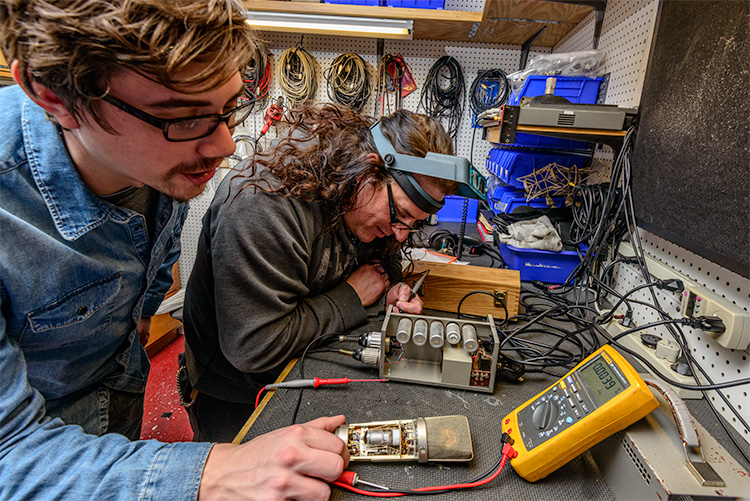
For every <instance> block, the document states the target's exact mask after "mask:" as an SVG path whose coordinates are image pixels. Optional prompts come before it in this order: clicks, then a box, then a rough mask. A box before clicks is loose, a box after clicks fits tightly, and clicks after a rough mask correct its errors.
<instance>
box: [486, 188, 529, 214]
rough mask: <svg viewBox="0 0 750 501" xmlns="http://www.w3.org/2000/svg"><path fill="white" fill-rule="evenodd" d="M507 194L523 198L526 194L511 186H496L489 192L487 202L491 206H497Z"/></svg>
mask: <svg viewBox="0 0 750 501" xmlns="http://www.w3.org/2000/svg"><path fill="white" fill-rule="evenodd" d="M506 193H513V194H514V195H516V196H521V195H523V194H524V193H525V192H524V191H523V190H519V189H518V188H516V187H515V186H511V185H509V184H505V183H503V184H495V185H494V186H493V187H492V189H491V190H490V191H488V192H487V201H488V202H490V204H493V203H494V204H496V203H498V202H500V200H502V198H503V196H504V195H505V194H506ZM495 212H497V211H495Z"/></svg>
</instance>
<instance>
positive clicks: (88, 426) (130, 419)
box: [46, 385, 144, 440]
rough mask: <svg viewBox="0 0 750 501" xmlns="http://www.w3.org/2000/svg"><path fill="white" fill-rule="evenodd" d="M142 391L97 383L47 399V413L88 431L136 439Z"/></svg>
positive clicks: (95, 433) (140, 423)
mask: <svg viewBox="0 0 750 501" xmlns="http://www.w3.org/2000/svg"><path fill="white" fill-rule="evenodd" d="M143 401H144V394H143V393H131V392H127V391H121V390H114V389H112V388H108V387H107V386H104V385H100V386H98V387H97V388H95V389H93V390H91V391H88V392H86V393H84V394H83V395H80V396H78V395H76V396H75V397H74V398H72V399H71V398H64V399H63V398H60V399H55V400H50V401H48V402H47V405H46V407H47V415H48V416H52V417H59V418H60V419H62V420H63V422H65V423H67V424H77V425H80V426H81V427H82V428H83V431H85V432H86V433H90V434H92V435H100V436H101V435H104V434H105V433H119V434H120V435H125V436H126V437H127V438H129V439H130V440H138V439H139V438H140V436H141V426H142V424H143Z"/></svg>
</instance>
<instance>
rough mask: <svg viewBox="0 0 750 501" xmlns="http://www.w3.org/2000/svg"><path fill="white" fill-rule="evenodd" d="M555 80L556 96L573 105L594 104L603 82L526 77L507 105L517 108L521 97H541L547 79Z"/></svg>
mask: <svg viewBox="0 0 750 501" xmlns="http://www.w3.org/2000/svg"><path fill="white" fill-rule="evenodd" d="M548 78H556V79H557V83H556V84H555V92H554V94H555V95H556V96H561V97H564V98H565V99H567V100H568V101H570V102H571V103H575V104H594V103H596V100H597V98H598V97H599V86H600V85H601V83H602V82H603V81H604V78H603V77H596V78H589V77H583V76H581V77H551V76H547V75H529V76H528V77H526V82H524V84H523V87H522V88H521V91H520V92H519V93H518V94H515V93H511V95H510V98H508V104H510V105H513V106H518V103H520V102H521V98H523V97H536V96H543V95H544V90H545V88H546V87H547V79H548Z"/></svg>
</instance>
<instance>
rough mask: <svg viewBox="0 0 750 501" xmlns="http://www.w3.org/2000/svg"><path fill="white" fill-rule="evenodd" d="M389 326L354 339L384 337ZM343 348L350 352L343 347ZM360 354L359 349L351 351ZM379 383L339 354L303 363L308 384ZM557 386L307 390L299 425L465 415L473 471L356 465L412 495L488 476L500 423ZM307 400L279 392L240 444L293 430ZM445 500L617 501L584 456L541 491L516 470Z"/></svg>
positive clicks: (463, 466) (340, 495) (534, 380)
mask: <svg viewBox="0 0 750 501" xmlns="http://www.w3.org/2000/svg"><path fill="white" fill-rule="evenodd" d="M381 324H382V318H380V319H377V318H376V319H374V320H373V321H372V322H371V323H370V324H368V325H367V326H364V327H363V328H360V329H358V330H356V331H355V332H357V333H361V332H370V331H372V330H379V328H380V325H381ZM337 346H344V345H343V344H339V345H337ZM346 347H347V348H353V347H354V345H353V344H352V345H349V346H346ZM316 376H317V377H321V378H333V377H344V376H346V377H349V378H352V379H355V378H377V377H378V370H377V368H376V367H375V366H366V365H363V364H362V363H360V362H358V361H356V360H354V359H351V358H348V357H346V356H343V355H339V354H336V353H316V354H313V355H308V356H307V357H306V359H305V361H304V377H305V378H312V377H316ZM283 377H284V378H285V380H295V379H300V378H301V375H300V368H299V364H298V363H297V364H295V365H294V366H293V367H291V370H290V371H289V372H288V373H287V374H286V375H285V376H283ZM552 381H553V379H552V378H551V377H549V376H544V375H527V376H525V377H524V381H523V383H515V384H513V383H509V382H505V381H502V380H501V381H498V382H497V383H496V384H495V391H494V392H493V393H492V394H488V393H479V392H474V391H468V390H456V389H446V388H439V387H435V386H424V385H417V384H407V383H397V382H366V383H349V384H348V385H347V386H326V387H321V388H320V389H306V390H304V391H303V392H302V403H301V405H300V409H299V413H298V415H297V420H296V422H297V423H302V422H305V421H309V420H312V419H315V418H317V417H320V416H334V415H337V414H344V415H345V416H346V418H347V422H348V423H363V422H370V421H385V420H393V419H413V418H416V417H433V416H447V415H453V414H462V415H465V416H467V417H468V419H469V426H470V429H471V436H472V443H473V447H474V459H473V460H472V461H471V462H469V463H442V464H439V463H423V464H417V463H416V462H409V463H369V462H352V463H350V465H349V468H348V469H349V470H352V471H355V472H357V473H358V474H359V477H360V478H361V479H362V480H366V481H368V482H372V483H375V484H380V485H385V486H387V487H390V488H393V489H412V488H417V487H424V486H429V485H444V484H449V483H458V482H464V481H467V480H470V479H474V478H475V477H477V476H479V475H480V474H483V473H485V472H487V471H488V470H489V469H490V468H491V467H492V466H493V465H494V464H495V463H496V462H497V460H498V459H499V457H500V437H501V435H502V430H501V428H500V420H501V419H502V418H503V417H504V416H505V415H506V414H507V413H508V412H510V411H511V410H513V409H514V408H515V407H517V406H519V405H521V404H523V403H524V402H526V400H528V399H529V398H531V397H533V396H534V395H536V394H537V393H538V392H540V391H542V390H544V389H545V388H546V387H547V386H548V385H549V384H551V382H552ZM299 395H300V390H298V389H279V390H276V391H275V393H272V394H270V398H268V397H267V398H264V400H263V402H264V403H263V404H261V406H259V408H258V409H257V410H256V412H255V413H253V416H251V418H250V419H249V421H248V424H247V425H246V426H245V428H244V429H243V430H242V431H241V432H240V436H238V439H239V440H236V441H239V442H246V441H248V440H251V439H252V438H254V437H257V436H259V435H261V434H263V433H266V432H269V431H272V430H274V429H277V428H280V427H283V426H288V425H291V424H292V422H291V418H292V414H293V412H294V408H295V406H296V403H297V398H298V397H299ZM365 498H367V497H366V496H361V495H358V494H354V493H352V492H349V491H343V490H341V489H338V488H334V489H333V494H332V497H331V499H334V500H336V499H365ZM438 499H440V500H441V501H442V500H459V499H460V500H465V499H472V500H488V499H513V500H524V499H529V500H534V501H538V500H540V499H556V500H577V499H597V500H614V499H615V496H614V494H613V493H612V491H611V490H610V489H609V488H608V487H607V485H606V483H605V482H604V481H603V479H602V476H601V473H600V472H599V470H598V469H597V467H596V465H595V464H594V462H593V460H592V458H591V455H590V453H588V452H587V453H585V454H583V455H581V456H579V457H578V458H576V459H574V460H573V461H571V462H570V463H568V464H567V465H565V466H563V467H562V468H560V469H559V470H557V471H556V472H554V473H552V474H551V475H550V476H548V477H547V478H545V479H544V480H542V481H539V482H536V483H535V484H532V483H529V482H527V481H525V480H523V479H522V478H521V477H519V476H518V475H516V474H515V473H514V472H513V469H512V467H510V463H508V465H506V467H505V469H504V471H503V472H502V473H501V474H500V475H499V476H498V478H496V479H494V480H493V481H492V482H490V483H488V484H487V485H485V486H482V487H478V488H474V489H468V490H463V491H456V492H452V493H447V494H441V495H440V496H439V498H438Z"/></svg>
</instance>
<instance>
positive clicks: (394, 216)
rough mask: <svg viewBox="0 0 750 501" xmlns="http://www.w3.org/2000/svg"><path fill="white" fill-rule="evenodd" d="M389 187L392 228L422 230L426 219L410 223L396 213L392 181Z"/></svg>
mask: <svg viewBox="0 0 750 501" xmlns="http://www.w3.org/2000/svg"><path fill="white" fill-rule="evenodd" d="M387 187H388V207H389V209H390V213H391V228H395V229H397V230H407V231H419V230H421V229H422V226H424V221H422V220H417V221H416V222H415V223H414V224H413V225H408V224H406V223H405V222H403V221H401V220H400V219H399V218H398V214H397V213H396V204H395V203H393V192H392V191H391V183H388V184H387Z"/></svg>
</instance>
